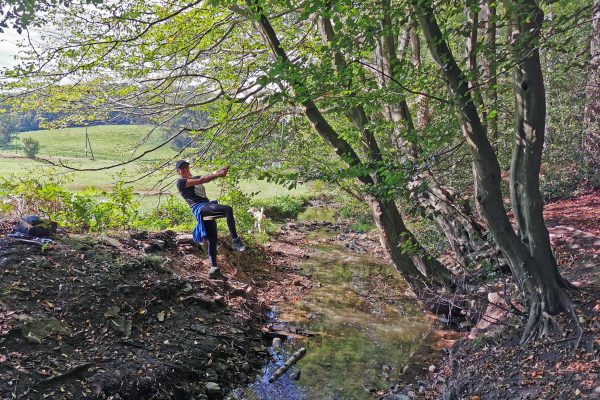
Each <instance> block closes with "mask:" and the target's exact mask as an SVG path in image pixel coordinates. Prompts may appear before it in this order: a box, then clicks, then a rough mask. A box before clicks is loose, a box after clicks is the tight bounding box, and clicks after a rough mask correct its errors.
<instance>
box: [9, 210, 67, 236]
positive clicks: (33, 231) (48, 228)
mask: <svg viewBox="0 0 600 400" xmlns="http://www.w3.org/2000/svg"><path fill="white" fill-rule="evenodd" d="M56 228H57V224H56V222H53V221H50V220H49V219H47V218H41V217H38V216H37V215H30V216H27V217H23V218H21V219H20V220H19V222H17V225H15V228H14V229H13V231H12V233H20V234H22V235H27V236H32V237H40V238H49V237H50V235H51V234H53V233H54V232H56Z"/></svg>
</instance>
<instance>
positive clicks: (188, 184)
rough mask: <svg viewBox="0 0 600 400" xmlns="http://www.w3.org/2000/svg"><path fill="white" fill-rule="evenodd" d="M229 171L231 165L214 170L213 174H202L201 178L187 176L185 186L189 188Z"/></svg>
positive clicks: (212, 179)
mask: <svg viewBox="0 0 600 400" xmlns="http://www.w3.org/2000/svg"><path fill="white" fill-rule="evenodd" d="M227 171H229V167H222V168H219V169H218V170H216V171H215V172H213V173H212V174H208V175H202V176H201V177H199V178H187V179H186V180H185V187H186V188H189V187H191V186H195V185H199V184H202V183H207V182H210V181H214V180H215V179H217V178H220V177H222V176H225V175H227Z"/></svg>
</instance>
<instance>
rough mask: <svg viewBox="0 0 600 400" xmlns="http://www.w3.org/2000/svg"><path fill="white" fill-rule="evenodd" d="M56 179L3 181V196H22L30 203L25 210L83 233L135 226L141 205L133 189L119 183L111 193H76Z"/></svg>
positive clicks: (1, 181) (0, 192) (90, 191)
mask: <svg viewBox="0 0 600 400" xmlns="http://www.w3.org/2000/svg"><path fill="white" fill-rule="evenodd" d="M63 183H64V182H62V181H60V180H58V179H54V178H27V177H24V178H19V179H12V180H8V179H2V180H0V196H2V195H3V194H10V195H12V196H19V197H20V198H22V199H23V200H24V203H25V204H27V207H28V209H27V210H24V211H27V212H29V213H32V214H37V215H43V216H47V217H49V218H50V219H51V220H53V221H56V222H58V223H59V225H61V226H64V227H68V228H72V229H75V230H80V231H100V230H103V229H119V228H125V227H128V226H130V225H131V223H132V222H133V221H134V219H135V217H136V216H137V208H138V204H137V203H136V202H134V201H133V192H132V190H131V188H126V187H124V185H123V184H122V183H119V184H117V185H116V186H115V187H114V189H113V190H112V192H111V193H107V192H98V191H96V190H88V191H85V192H81V193H72V192H69V191H68V190H66V189H65V188H64V186H63Z"/></svg>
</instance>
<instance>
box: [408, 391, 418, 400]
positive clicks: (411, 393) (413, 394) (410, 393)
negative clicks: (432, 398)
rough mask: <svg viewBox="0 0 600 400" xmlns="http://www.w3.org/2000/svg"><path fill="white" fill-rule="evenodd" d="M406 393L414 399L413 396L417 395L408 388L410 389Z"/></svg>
mask: <svg viewBox="0 0 600 400" xmlns="http://www.w3.org/2000/svg"><path fill="white" fill-rule="evenodd" d="M407 395H408V397H410V398H411V399H414V398H415V397H417V395H416V394H415V392H413V391H412V390H410V391H409V392H408V393H407Z"/></svg>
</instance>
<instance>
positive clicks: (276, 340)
mask: <svg viewBox="0 0 600 400" xmlns="http://www.w3.org/2000/svg"><path fill="white" fill-rule="evenodd" d="M273 347H281V338H278V337H276V338H274V339H273Z"/></svg>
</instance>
